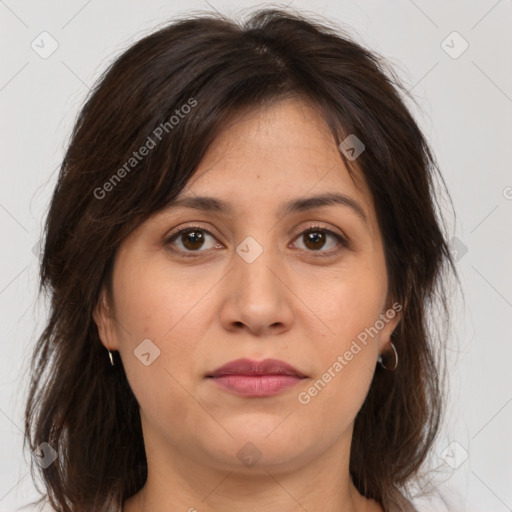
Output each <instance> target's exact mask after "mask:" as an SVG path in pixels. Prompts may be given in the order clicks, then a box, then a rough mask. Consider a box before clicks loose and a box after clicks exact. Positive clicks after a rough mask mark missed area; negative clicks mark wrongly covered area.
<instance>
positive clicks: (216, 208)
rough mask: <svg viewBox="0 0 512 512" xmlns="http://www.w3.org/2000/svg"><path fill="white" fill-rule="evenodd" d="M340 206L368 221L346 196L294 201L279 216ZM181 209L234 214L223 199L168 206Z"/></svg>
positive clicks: (182, 200)
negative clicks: (323, 207)
mask: <svg viewBox="0 0 512 512" xmlns="http://www.w3.org/2000/svg"><path fill="white" fill-rule="evenodd" d="M335 204H339V205H342V206H346V207H348V208H351V209H352V210H353V212H354V213H355V214H356V215H357V216H358V217H360V218H361V219H362V220H363V221H364V222H366V221H367V219H366V215H365V213H364V210H363V208H362V207H361V205H360V204H359V203H358V202H357V201H355V200H354V199H352V198H351V197H349V196H347V195H344V194H335V193H326V194H320V195H316V196H310V197H305V198H299V199H293V200H291V201H288V202H286V203H284V204H283V205H282V207H281V208H280V210H279V212H278V215H279V216H285V215H288V214H289V213H293V212H303V211H307V210H312V209H314V208H320V207H322V206H331V205H335ZM179 207H186V208H193V209H196V210H203V211H209V212H217V213H224V214H231V213H232V212H233V209H232V206H231V204H230V203H228V202H226V201H223V200H221V199H216V198H214V197H207V196H184V197H179V196H178V197H177V198H176V199H174V200H173V201H171V202H170V203H169V204H168V208H171V209H174V208H179Z"/></svg>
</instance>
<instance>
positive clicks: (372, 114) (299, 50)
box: [24, 8, 455, 512]
mask: <svg viewBox="0 0 512 512" xmlns="http://www.w3.org/2000/svg"><path fill="white" fill-rule="evenodd" d="M402 95H403V96H407V95H409V93H408V92H407V90H406V88H405V86H404V85H403V84H401V83H400V80H399V79H398V78H397V77H396V74H395V73H394V71H393V70H392V69H389V68H388V67H387V64H386V63H385V61H384V59H383V58H382V57H380V56H378V55H377V54H376V53H375V52H372V51H369V50H367V49H365V48H364V47H363V46H361V45H360V44H359V43H357V42H355V41H354V40H353V39H351V37H349V35H347V34H346V33H344V32H343V31H342V30H341V29H340V28H339V27H334V26H331V25H330V24H329V23H328V22H327V21H324V22H320V21H318V20H314V18H313V17H309V18H308V17H305V16H304V14H300V13H297V12H292V11H289V10H282V9H277V8H267V9H263V10H257V11H256V12H253V13H251V15H250V16H249V17H248V18H247V20H245V21H244V22H241V21H240V22H235V21H234V20H232V19H228V18H226V17H225V16H224V15H220V14H216V13H204V12H203V13H195V14H194V15H189V16H187V17H185V18H182V19H176V20H174V21H172V22H171V23H170V24H167V25H166V26H164V27H163V28H159V29H158V30H157V31H155V32H154V33H151V34H149V35H147V36H145V37H144V38H142V39H141V40H139V41H138V42H136V43H135V44H133V45H132V46H131V47H129V48H128V49H127V50H126V51H124V53H122V55H121V56H120V57H118V58H117V59H116V60H115V61H114V62H113V63H112V64H111V65H110V66H109V68H108V69H107V70H106V71H105V72H104V73H103V75H102V76H101V77H100V79H99V80H98V82H97V83H96V85H95V87H94V88H93V90H92V91H91V93H90V95H89V97H88V99H87V101H86V102H85V105H84V106H83V108H82V110H81V112H80V113H79V116H78V118H77V121H76V124H75V126H74V129H73V132H72V135H71V140H70V143H69V145H68V147H67V151H66V153H65V156H64V158H63V161H62V164H61V167H60V174H59V177H58V182H57V184H56V187H55V190H54V193H53V197H52V199H51V203H50V207H49V211H48V215H47V218H46V223H45V230H44V235H45V238H44V246H43V253H42V258H41V268H40V292H42V291H45V292H46V293H47V295H48V296H49V298H50V301H49V302H50V304H49V315H48V320H47V323H46V326H45V328H44V331H43V332H42V334H41V336H40V337H39V338H38V340H37V342H36V345H35V348H34V352H33V354H32V358H31V361H30V365H31V375H30V389H29V393H28V400H27V404H26V409H25V428H26V434H25V439H24V447H25V443H28V444H29V446H30V449H31V450H32V451H33V450H35V449H36V447H38V446H39V445H40V444H41V443H44V442H46V443H48V444H49V445H50V446H51V447H53V448H54V449H55V450H56V451H57V453H58V458H57V459H56V460H55V462H54V463H53V464H51V465H50V466H48V467H47V468H45V469H41V468H39V466H37V470H38V471H39V472H40V474H41V475H42V477H43V482H44V485H45V487H46V498H47V499H49V501H50V504H51V505H52V506H53V507H54V508H55V509H57V510H59V511H63V512H82V511H88V512H89V511H91V510H95V511H107V510H109V511H113V510H121V508H122V504H123V502H124V500H126V499H127V498H128V497H130V496H132V495H133V494H135V493H136V492H137V491H139V490H140V489H141V488H142V487H143V485H144V483H145V480H146V478H147V461H146V456H145V450H144V444H143V436H142V428H141V421H140V414H139V405H138V403H137V400H136V398H135V396H134V394H133V392H132V390H131V388H130V386H129V383H128V380H127V378H126V374H125V371H124V369H123V366H122V361H121V360H120V358H119V354H118V353H117V352H115V353H114V357H115V358H116V365H115V366H114V367H112V366H111V365H110V364H109V362H108V357H107V352H106V350H105V347H104V346H103V345H102V343H101V341H100V338H99V335H98V329H97V326H96V324H95V322H94V321H93V310H94V307H95V305H96V304H97V302H98V299H99V296H100V291H101V290H102V288H103V287H104V286H106V287H107V289H110V282H111V277H112V269H113V261H114V257H115V254H116V250H117V248H118V247H119V246H120V244H121V242H122V241H123V239H124V238H125V237H126V236H127V235H128V234H129V233H130V232H132V230H134V229H135V228H136V227H137V226H138V225H140V224H141V223H142V222H144V221H145V220H146V219H148V218H149V217H150V216H151V215H153V214H155V213H156V212H158V211H160V210H162V209H164V208H165V207H166V206H167V205H168V204H169V203H170V202H171V201H172V200H173V199H174V198H175V197H176V196H177V195H178V194H179V193H180V191H182V190H183V189H184V187H185V186H186V184H187V181H188V179H189V178H190V177H191V175H192V174H193V173H194V171H195V169H196V168H197V166H198V164H199V163H200V161H201V159H202V157H203V155H204V154H205V152H206V150H207V148H208V146H209V144H210V143H211V142H212V141H213V140H214V139H215V137H216V136H217V135H218V134H219V133H220V131H221V130H222V129H223V127H225V126H226V123H227V122H228V121H229V120H230V119H232V118H233V116H235V115H237V114H240V113H241V112H242V113H243V112H247V111H248V110H250V109H257V108H261V107H264V106H268V105H270V104H272V103H273V102H275V101H279V100H281V99H284V98H287V97H299V98H301V99H303V100H304V101H308V102H309V103H310V104H312V105H314V107H315V108H316V109H317V111H318V112H319V113H320V114H321V115H322V118H323V119H324V120H325V122H326V125H327V126H328V127H329V130H330V132H331V133H332V137H333V143H336V144H337V145H339V144H340V143H341V142H342V141H343V140H344V139H345V138H346V137H347V136H348V135H350V134H354V135H356V136H357V137H358V139H360V140H361V141H362V142H363V143H364V145H365V150H364V152H363V153H361V154H360V156H359V157H358V158H357V161H350V159H347V158H346V155H345V154H344V152H343V151H340V158H342V160H343V162H344V163H345V165H346V166H347V168H348V169H349V171H350V173H351V175H353V176H354V178H353V179H355V177H357V176H358V175H359V176H360V177H363V179H364V180H365V182H366V183H367V185H368V187H369V189H370V191H371V194H372V197H373V201H374V206H375V211H376V214H377V219H378V223H379V229H380V230H381V233H382V235H383V244H384V253H385V259H386V268H387V273H388V279H389V281H388V282H389V296H390V297H392V298H393V299H394V300H396V301H398V302H399V303H400V304H402V305H403V306H404V308H403V311H402V314H403V316H402V318H401V320H400V322H399V324H398V326H397V328H396V329H395V331H394V332H393V334H392V341H393V343H394V345H395V347H396V349H397V352H398V354H399V357H400V363H399V366H398V368H397V369H396V371H394V372H388V371H386V370H384V369H383V368H381V367H380V366H379V365H377V369H376V371H375V375H374V378H373V381H372V384H371V387H370V389H369V392H368V395H367V397H366V399H365V401H364V403H363V405H362V407H361V409H360V411H359V413H358V414H357V417H356V419H355V426H354V432H353V440H352V447H351V454H350V475H351V478H352V480H353V483H354V485H355V486H356V488H357V489H358V491H359V492H360V493H361V494H362V495H364V496H366V497H368V498H373V499H375V500H377V501H378V502H379V503H380V504H381V505H382V507H383V508H384V509H385V510H386V511H387V510H398V511H405V510H409V508H408V506H409V505H408V503H409V501H408V499H407V498H406V497H405V495H408V494H407V489H408V486H409V485H410V483H411V482H412V481H414V478H415V477H418V475H419V474H420V470H421V469H422V466H423V464H424V462H425V461H426V459H427V455H428V454H429V451H430V449H431V447H432V446H433V443H434V441H435V439H436V436H437V434H438V431H439V429H440V426H441V420H442V413H443V404H444V398H443V382H444V380H443V373H442V371H441V369H442V357H441V354H442V352H443V351H442V346H443V343H444V340H443V339H442V336H436V335H435V333H434V329H433V328H432V327H433V326H431V325H430V322H429V313H430V312H431V311H432V309H433V308H434V307H435V306H436V304H438V305H440V306H441V309H442V311H443V312H444V313H446V315H448V308H447V305H446V304H447V290H446V286H445V284H444V283H443V282H444V281H445V279H444V276H447V275H448V273H449V272H454V273H455V268H454V262H453V260H452V257H451V254H450V250H449V245H448V242H447V239H446V235H445V234H444V229H443V228H444V224H443V222H444V221H443V219H442V217H441V216H440V213H439V205H438V199H437V198H436V190H435V189H436V183H441V184H442V185H443V187H444V189H446V187H445V185H444V181H443V179H442V176H441V174H440V171H439V167H438V165H437V164H436V161H435V158H434V156H433V154H432V151H431V149H430V147H429V145H428V143H427V141H426V138H425V136H424V135H423V134H422V132H421V130H420V128H419V127H418V125H417V124H416V122H415V121H414V119H413V117H412V115H411V113H410V112H409V111H408V109H407V107H406V106H405V104H404V101H403V98H402ZM186 106H187V107H188V108H186ZM180 112H181V113H182V114H183V115H181V114H180ZM176 119H177V120H178V121H177V122H176ZM143 146H145V147H146V148H148V150H147V151H146V152H145V153H146V156H145V157H144V158H142V157H140V158H139V157H138V156H135V153H136V152H137V153H138V151H137V150H140V152H141V154H142V153H143V152H142V149H141V148H142V147H143ZM356 164H357V165H356ZM356 172H357V173H358V174H356ZM446 318H447V317H446ZM435 323H439V319H438V318H436V322H435ZM436 347H438V348H439V347H441V348H439V350H438V349H437V348H436ZM438 352H439V353H438ZM34 466H35V464H34V461H33V460H32V464H31V472H32V478H33V479H34ZM36 485H37V484H36ZM42 499H43V498H42ZM42 499H41V500H42ZM41 500H39V501H41Z"/></svg>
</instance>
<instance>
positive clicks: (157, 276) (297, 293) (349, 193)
mask: <svg viewBox="0 0 512 512" xmlns="http://www.w3.org/2000/svg"><path fill="white" fill-rule="evenodd" d="M356 163H357V162H356ZM326 194H336V195H338V196H339V198H338V200H337V201H331V202H325V201H321V200H319V201H317V202H316V203H315V202H312V201H307V200H309V199H311V198H313V197H316V196H324V195H326ZM204 196H207V197H209V198H214V199H215V200H216V201H217V202H218V203H215V204H217V205H219V204H221V203H222V204H223V205H224V207H225V210H221V209H216V208H213V202H211V201H210V202H207V201H202V202H199V201H198V198H199V197H204ZM184 198H188V199H192V200H195V201H196V204H195V205H194V204H192V201H188V204H187V205H181V206H179V207H178V206H177V207H170V208H168V209H166V210H165V211H161V212H158V213H157V214H156V215H154V216H153V217H152V218H150V219H148V220H147V221H146V222H144V223H143V224H142V225H140V226H139V227H138V228H137V229H136V230H135V231H134V232H132V234H131V235H130V236H129V237H128V238H127V239H125V240H124V242H123V243H122V245H121V246H120V247H119V250H118V252H117V255H116V260H115V265H114V270H113V280H112V294H111V296H110V295H107V294H106V293H103V294H102V297H101V299H100V301H99V302H98V305H97V308H96V310H95V313H94V318H95V321H96V323H97V325H98V328H99V332H100V337H101V339H102V342H103V344H104V345H105V346H106V347H108V348H109V349H110V350H118V351H119V353H120V356H121V358H122V362H123V365H124V368H125V370H126V373H127V376H128V380H129V383H130V386H131V388H132V390H133V392H134V394H135V396H136V398H137V400H138V403H139V405H140V413H141V419H142V424H143V430H144V440H145V443H146V452H147V456H148V464H150V459H151V460H157V459H158V458H159V457H162V458H163V457H165V459H166V460H181V461H182V462H183V461H185V462H184V463H185V464H193V463H197V464H201V465H203V466H208V467H211V468H218V469H224V470H225V469H228V470H234V471H245V470H248V467H249V466H248V464H249V463H248V462H247V461H248V460H249V459H247V456H249V458H250V457H253V459H254V458H256V459H259V460H258V463H257V465H256V466H255V468H260V469H261V470H264V469H269V468H273V469H275V468H276V467H279V468H282V469H294V468H298V467H299V466H300V465H303V464H307V463H310V462H311V461H313V460H315V459H319V458H322V457H326V456H327V454H328V453H331V454H332V453H333V452H335V451H336V450H338V452H339V453H340V454H345V455H348V450H349V445H350V438H351V434H352V427H353V422H354V419H355V416H356V414H357V412H358V410H359V409H360V407H361V406H362V404H363V401H364V399H365V396H366V394H367V392H368V389H369V386H370V384H371V381H372V378H373V374H374V371H375V367H376V361H377V356H378V354H379V352H382V351H384V350H387V348H388V343H389V337H390V334H391V332H392V331H393V329H394V328H395V326H396V324H397V322H398V320H399V316H400V315H399V313H398V310H399V309H400V307H399V306H398V307H397V304H396V303H395V305H394V306H393V302H392V301H390V300H389V298H388V296H387V290H388V280H387V275H386V265H385V257H384V250H383V242H382V238H381V235H380V233H379V229H378V224H377V218H376V214H375V211H374V206H373V202H372V198H371V195H370V193H369V191H368V189H367V188H366V186H365V184H364V182H363V181H362V180H358V181H357V183H355V182H354V181H353V179H352V178H351V176H350V175H349V173H348V171H347V168H346V167H345V166H344V164H343V160H342V158H341V154H340V152H339V149H338V148H337V146H336V144H335V142H334V140H333V138H332V136H331V134H330V132H329V130H328V128H327V126H326V125H325V123H324V121H323V120H322V118H321V117H320V114H319V113H318V112H317V111H316V110H315V108H314V107H312V106H310V105H308V104H307V103H305V102H303V101H301V100H299V99H287V100H282V101H280V102H278V103H276V104H274V105H273V106H271V107H267V108H266V109H260V110H256V111H253V112H250V113H246V114H245V115H243V116H241V117H238V118H237V119H236V120H235V122H233V123H232V124H230V125H229V126H227V127H226V128H225V130H224V131H223V132H222V133H221V134H220V135H219V136H218V138H217V139H216V140H215V141H214V143H213V144H212V145H211V146H210V148H209V150H208V152H207V154H206V155H205V157H204V158H203V160H202V162H201V164H200V166H199V167H198V169H197V171H196V172H195V174H194V176H193V177H192V178H191V180H190V181H189V183H188V185H187V187H186V188H185V189H184V190H183V191H182V193H181V195H180V199H184ZM224 203H225V204H224ZM289 204H292V205H294V207H288V208H287V206H289ZM201 205H202V206H203V207H205V208H206V207H208V208H206V209H202V208H198V206H201ZM180 229H186V231H184V232H181V233H178V234H177V231H178V230H180ZM105 357H106V356H105ZM237 359H250V360H252V361H253V362H259V361H262V360H265V359H277V360H280V361H284V362H286V363H288V364H289V365H291V366H292V367H294V368H295V369H296V370H297V371H298V372H300V373H301V375H302V378H299V377H297V376H295V377H294V376H290V375H288V376H283V375H281V376H277V377H276V376H275V375H274V377H269V375H268V374H267V375H266V376H262V375H259V376H255V375H253V376H247V375H245V376H240V375H238V376H233V375H232V376H231V377H225V376H224V377H216V378H212V377H209V375H211V374H212V373H213V372H214V371H215V370H216V369H217V368H219V367H221V366H222V365H224V364H226V363H228V362H230V361H233V360H237ZM239 373H241V372H239ZM263 373H265V372H263ZM267 373H272V371H270V370H269V369H267ZM226 386H229V387H226ZM247 443H251V444H247ZM256 459H254V460H256ZM252 471H254V469H252Z"/></svg>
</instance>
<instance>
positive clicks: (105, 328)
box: [92, 287, 119, 350]
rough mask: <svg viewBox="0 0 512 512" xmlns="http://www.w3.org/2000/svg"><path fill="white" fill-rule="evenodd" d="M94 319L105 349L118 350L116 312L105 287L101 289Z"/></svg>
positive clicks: (94, 311)
mask: <svg viewBox="0 0 512 512" xmlns="http://www.w3.org/2000/svg"><path fill="white" fill-rule="evenodd" d="M92 317H93V319H94V322H95V323H96V326H97V327H98V334H99V337H100V340H101V342H102V343H103V345H104V347H105V348H106V349H108V350H118V346H119V344H118V340H117V333H116V330H115V319H114V312H113V309H112V307H111V306H110V300H109V297H108V293H107V290H106V289H105V288H104V287H103V288H102V289H101V292H100V295H99V298H98V302H97V303H96V306H95V307H94V310H93V313H92Z"/></svg>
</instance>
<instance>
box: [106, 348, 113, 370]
mask: <svg viewBox="0 0 512 512" xmlns="http://www.w3.org/2000/svg"><path fill="white" fill-rule="evenodd" d="M107 350H108V349H107ZM108 357H109V358H110V364H111V365H112V366H114V358H113V357H112V352H110V350H108Z"/></svg>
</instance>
